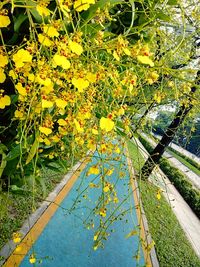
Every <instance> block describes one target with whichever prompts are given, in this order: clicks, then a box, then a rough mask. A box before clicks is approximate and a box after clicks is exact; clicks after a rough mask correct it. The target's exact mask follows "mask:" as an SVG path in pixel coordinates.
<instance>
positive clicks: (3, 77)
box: [0, 68, 6, 83]
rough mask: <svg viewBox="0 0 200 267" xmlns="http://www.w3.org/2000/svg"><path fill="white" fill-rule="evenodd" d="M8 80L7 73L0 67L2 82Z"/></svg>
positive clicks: (0, 81)
mask: <svg viewBox="0 0 200 267" xmlns="http://www.w3.org/2000/svg"><path fill="white" fill-rule="evenodd" d="M5 80H6V75H5V73H4V71H3V69H2V68H0V83H4V82H5Z"/></svg>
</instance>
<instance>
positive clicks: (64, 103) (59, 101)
mask: <svg viewBox="0 0 200 267" xmlns="http://www.w3.org/2000/svg"><path fill="white" fill-rule="evenodd" d="M67 104H68V103H67V101H65V100H63V99H59V98H57V99H56V106H57V107H58V108H61V109H65V107H66V106H67Z"/></svg>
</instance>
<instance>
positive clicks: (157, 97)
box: [154, 92, 162, 104]
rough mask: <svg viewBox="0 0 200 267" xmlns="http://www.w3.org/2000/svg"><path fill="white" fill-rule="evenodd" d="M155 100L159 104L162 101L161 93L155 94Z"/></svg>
mask: <svg viewBox="0 0 200 267" xmlns="http://www.w3.org/2000/svg"><path fill="white" fill-rule="evenodd" d="M154 100H155V101H156V102H157V103H158V104H159V103H160V102H161V100H162V95H161V93H160V92H157V93H155V95H154Z"/></svg>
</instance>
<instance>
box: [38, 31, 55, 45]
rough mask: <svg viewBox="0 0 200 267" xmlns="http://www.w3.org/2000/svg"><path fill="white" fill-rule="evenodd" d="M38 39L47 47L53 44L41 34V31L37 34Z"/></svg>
mask: <svg viewBox="0 0 200 267" xmlns="http://www.w3.org/2000/svg"><path fill="white" fill-rule="evenodd" d="M38 41H39V42H40V43H41V44H42V45H44V46H47V47H49V46H52V45H53V42H52V41H51V40H50V39H49V38H48V37H47V36H45V35H43V34H41V33H39V34H38Z"/></svg>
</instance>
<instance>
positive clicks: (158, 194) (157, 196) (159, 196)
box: [156, 189, 161, 200]
mask: <svg viewBox="0 0 200 267" xmlns="http://www.w3.org/2000/svg"><path fill="white" fill-rule="evenodd" d="M160 192H161V191H160V189H159V190H158V191H157V193H156V198H157V199H158V200H160V199H161V194H160Z"/></svg>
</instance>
